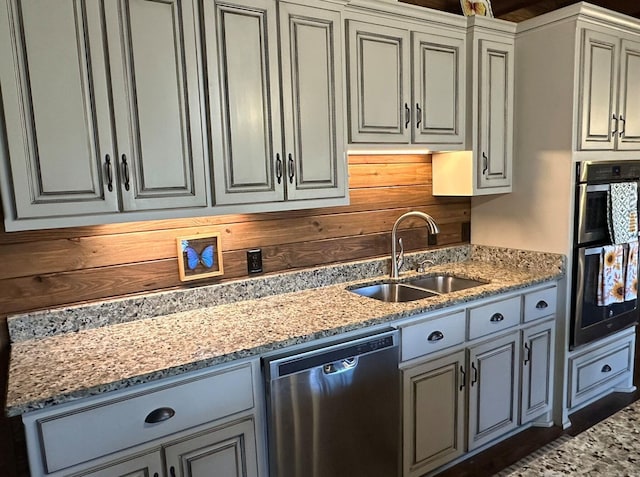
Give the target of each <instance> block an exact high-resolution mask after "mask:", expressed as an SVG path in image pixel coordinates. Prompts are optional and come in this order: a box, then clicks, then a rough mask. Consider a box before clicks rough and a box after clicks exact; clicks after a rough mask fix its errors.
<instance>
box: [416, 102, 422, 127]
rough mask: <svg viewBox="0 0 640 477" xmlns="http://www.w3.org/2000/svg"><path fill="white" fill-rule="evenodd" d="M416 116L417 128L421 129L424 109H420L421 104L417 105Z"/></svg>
mask: <svg viewBox="0 0 640 477" xmlns="http://www.w3.org/2000/svg"><path fill="white" fill-rule="evenodd" d="M416 116H417V118H416V128H419V127H420V124H421V123H422V109H421V108H420V104H419V103H416Z"/></svg>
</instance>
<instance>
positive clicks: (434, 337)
mask: <svg viewBox="0 0 640 477" xmlns="http://www.w3.org/2000/svg"><path fill="white" fill-rule="evenodd" d="M443 338H444V333H442V331H434V332H433V333H431V334H430V335H429V337H428V338H427V341H429V342H431V343H433V342H435V341H440V340H441V339H443Z"/></svg>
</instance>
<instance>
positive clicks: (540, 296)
mask: <svg viewBox="0 0 640 477" xmlns="http://www.w3.org/2000/svg"><path fill="white" fill-rule="evenodd" d="M557 296H558V288H557V287H551V288H545V289H544V290H538V291H535V292H531V293H527V294H526V295H525V296H524V321H525V322H527V321H533V320H537V319H538V318H544V317H545V316H550V315H553V314H554V313H555V312H556V302H557Z"/></svg>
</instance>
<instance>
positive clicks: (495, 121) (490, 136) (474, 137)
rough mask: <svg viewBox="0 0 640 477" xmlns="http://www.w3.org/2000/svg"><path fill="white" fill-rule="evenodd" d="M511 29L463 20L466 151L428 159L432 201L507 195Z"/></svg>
mask: <svg viewBox="0 0 640 477" xmlns="http://www.w3.org/2000/svg"><path fill="white" fill-rule="evenodd" d="M514 34H515V25H514V24H512V23H508V22H503V21H499V20H494V19H486V18H480V17H477V18H476V17H470V18H469V30H468V36H467V48H468V50H467V51H468V58H469V60H468V61H469V63H468V64H469V74H468V75H467V99H468V115H467V121H468V122H467V148H468V150H467V151H462V152H451V153H449V152H447V153H438V154H434V155H433V194H434V195H459V196H472V195H485V194H497V193H506V192H511V189H512V172H511V169H512V164H513V114H514V99H513V98H514V74H515V73H514V69H515V66H514V65H515V50H514Z"/></svg>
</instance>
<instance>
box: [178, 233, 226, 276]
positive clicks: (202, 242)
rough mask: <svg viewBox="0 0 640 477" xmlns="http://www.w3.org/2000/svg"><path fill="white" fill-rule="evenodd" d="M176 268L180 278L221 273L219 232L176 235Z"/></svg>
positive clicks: (222, 271)
mask: <svg viewBox="0 0 640 477" xmlns="http://www.w3.org/2000/svg"><path fill="white" fill-rule="evenodd" d="M176 241H177V244H178V269H179V271H180V280H181V281H183V282H184V281H187V280H198V279H201V278H207V277H215V276H217V275H222V274H223V273H224V270H223V268H222V245H221V243H220V234H219V233H215V234H209V235H191V236H189V237H178V238H177V239H176Z"/></svg>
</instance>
